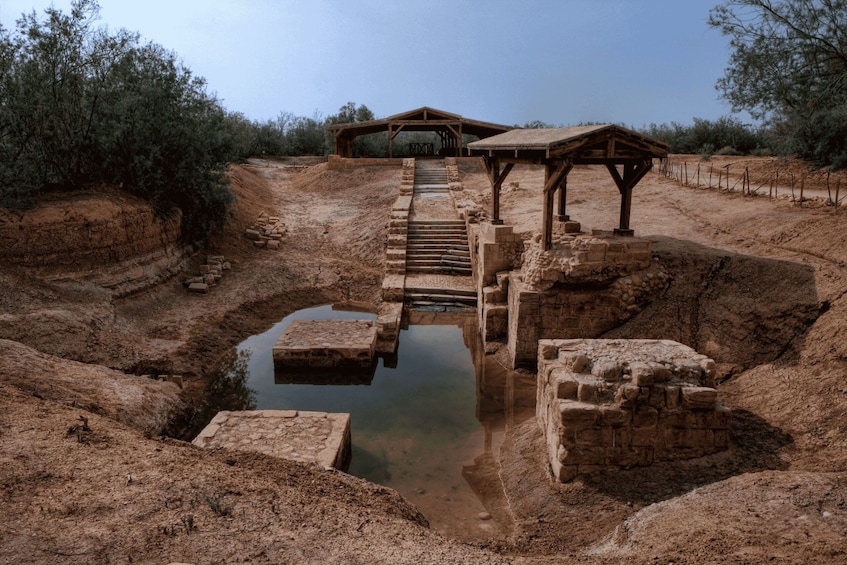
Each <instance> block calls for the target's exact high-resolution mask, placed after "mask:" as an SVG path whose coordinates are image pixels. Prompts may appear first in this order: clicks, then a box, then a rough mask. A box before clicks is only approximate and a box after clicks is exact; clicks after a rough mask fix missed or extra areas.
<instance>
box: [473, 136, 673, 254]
mask: <svg viewBox="0 0 847 565" xmlns="http://www.w3.org/2000/svg"><path fill="white" fill-rule="evenodd" d="M469 148H470V150H471V154H474V155H480V156H482V158H483V163H484V164H485V171H486V173H487V174H488V179H489V181H490V182H491V191H492V194H491V196H492V198H491V202H492V209H491V217H492V222H493V223H502V220H501V219H500V189H501V187H502V186H503V181H504V180H506V177H507V176H508V174H509V172H511V170H512V168H513V167H514V166H515V165H516V164H540V165H544V167H545V175H544V206H543V218H542V230H541V231H542V235H543V243H544V249H550V246H551V245H552V241H553V215H554V214H553V212H554V202H555V195H556V193H558V194H559V201H558V204H559V205H558V207H557V210H556V216H557V218H556V219H557V220H558V221H567V220H569V219H570V218H569V217H568V214H567V190H568V189H567V186H568V173H570V171H571V169H573V167H574V165H605V166H606V168H607V169H608V170H609V173H610V174H611V175H612V179H613V180H614V182H615V185H616V186H617V187H618V191H619V192H620V195H621V211H620V223H619V225H618V227H617V228H616V229H615V233H617V234H620V235H632V234H633V231H632V230H631V229H630V227H629V221H630V212H631V209H632V190H633V188H635V185H637V184H638V182H639V181H640V180H641V179H642V178H644V175H646V174H647V172H648V171H649V170H650V169H651V168H652V166H653V159H654V158H664V157H665V156H667V153H668V146H667V145H666V144H664V143H662V142H660V141H656V140H653V139H650V138H648V137H645V136H642V135H641V134H638V133H636V132H633V131H630V130H627V129H624V128H621V127H619V126H614V125H605V126H603V125H601V126H580V127H573V128H546V129H524V130H512V131H510V132H506V133H503V134H500V135H496V136H493V137H490V138H487V139H484V140H480V141H475V142H473V143H471V144H470V145H469Z"/></svg>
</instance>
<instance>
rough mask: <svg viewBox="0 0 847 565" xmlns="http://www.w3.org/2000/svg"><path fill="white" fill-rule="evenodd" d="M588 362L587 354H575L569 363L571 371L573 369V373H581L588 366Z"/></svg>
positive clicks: (589, 361)
mask: <svg viewBox="0 0 847 565" xmlns="http://www.w3.org/2000/svg"><path fill="white" fill-rule="evenodd" d="M590 364H591V360H590V359H589V358H588V356H587V355H583V354H579V355H575V356H574V357H573V361H572V363H571V371H573V372H574V373H582V372H583V371H585V370H586V369H587V368H588V367H589V365H590Z"/></svg>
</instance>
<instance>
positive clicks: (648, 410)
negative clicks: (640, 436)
mask: <svg viewBox="0 0 847 565" xmlns="http://www.w3.org/2000/svg"><path fill="white" fill-rule="evenodd" d="M658 423H659V411H658V410H656V409H655V408H653V407H652V406H648V405H646V404H641V405H639V406H638V407H636V408H635V410H634V411H633V413H632V425H633V426H635V427H636V428H651V427H654V426H655V425H656V424H658Z"/></svg>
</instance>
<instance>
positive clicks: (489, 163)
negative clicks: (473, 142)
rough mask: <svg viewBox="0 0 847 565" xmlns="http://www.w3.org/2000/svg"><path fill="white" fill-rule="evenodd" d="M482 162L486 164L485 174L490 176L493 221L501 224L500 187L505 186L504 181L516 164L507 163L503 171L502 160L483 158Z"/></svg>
mask: <svg viewBox="0 0 847 565" xmlns="http://www.w3.org/2000/svg"><path fill="white" fill-rule="evenodd" d="M482 162H483V163H484V164H485V173H486V174H487V175H488V180H489V182H491V221H492V223H495V224H499V223H502V222H501V221H500V187H502V186H503V181H504V180H506V177H507V176H508V175H509V173H510V172H511V171H512V167H514V166H515V165H514V163H506V166H505V167H504V168H503V170H502V171H501V170H500V160H499V159H497V157H483V158H482Z"/></svg>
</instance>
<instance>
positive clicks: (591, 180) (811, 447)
mask: <svg viewBox="0 0 847 565" xmlns="http://www.w3.org/2000/svg"><path fill="white" fill-rule="evenodd" d="M692 159H693V158H692ZM305 164H308V163H302V162H292V161H285V162H273V161H269V162H266V161H256V162H254V163H250V164H247V165H245V166H241V167H235V168H234V169H233V171H232V178H233V186H234V189H235V190H236V193H237V195H238V197H239V203H238V206H237V208H236V210H235V211H234V214H233V218H232V222H231V224H230V226H229V227H228V228H227V230H226V232H225V233H224V234H222V235H221V236H220V237H218V238H216V239H214V240H213V241H211V242H210V249H211V252H212V253H213V254H218V253H219V254H223V255H225V256H226V257H227V258H228V259H230V260H231V261H232V263H233V269H232V271H231V272H230V273H228V274H227V276H226V277H225V278H224V279H223V281H222V282H221V284H220V285H218V286H217V287H215V288H213V289H212V292H211V293H210V294H209V295H206V296H202V297H201V296H189V295H187V294H186V292H185V290H184V288H183V287H182V285H181V284H180V281H179V280H178V279H177V278H174V279H172V280H171V281H169V282H167V283H165V284H162V285H159V286H156V287H153V288H150V289H148V290H146V291H143V292H140V293H137V294H134V295H131V296H128V297H124V298H120V299H116V298H114V297H112V296H110V295H109V293H107V292H104V291H103V290H102V289H99V288H97V287H96V285H91V284H90V283H85V284H83V283H82V282H78V281H74V280H72V279H58V280H55V281H54V282H45V281H44V280H42V279H36V278H34V277H33V276H32V274H31V273H30V272H28V271H25V270H22V269H20V268H17V267H15V266H13V265H4V266H3V269H2V270H0V308H2V310H0V340H5V341H0V352H2V356H0V388H2V390H1V391H0V398H2V400H0V402H2V407H0V497H2V503H0V561H2V562H9V563H12V562H15V563H107V562H137V563H167V562H171V561H180V562H191V563H233V562H268V563H460V562H461V563H506V562H515V563H563V562H574V563H671V562H673V563H677V564H679V563H750V564H758V563H773V562H778V563H843V562H844V561H845V559H847V555H845V552H847V543H845V539H847V507H846V506H845V504H847V501H845V496H847V495H845V493H847V491H845V482H847V474H845V462H847V445H845V438H847V419H845V418H844V413H845V408H847V299H845V297H844V293H845V291H847V245H845V243H847V242H845V240H846V239H847V211H844V210H840V211H839V213H838V214H835V213H834V212H835V210H834V209H833V207H831V206H826V205H825V203H824V201H823V200H810V201H807V202H803V203H796V202H791V201H790V200H789V199H787V198H785V197H782V198H778V199H769V198H767V197H763V196H761V195H759V196H755V197H750V196H743V195H741V194H740V193H738V192H737V191H736V192H732V193H727V192H725V191H716V190H708V189H703V188H691V187H681V186H680V185H679V184H677V183H675V182H673V181H670V180H667V179H665V178H663V177H662V176H660V175H659V174H657V173H650V174H649V175H648V176H647V177H646V178H645V179H644V180H643V181H642V182H641V184H640V185H639V186H638V187H636V190H635V194H634V204H633V209H632V221H631V226H632V227H633V228H634V229H635V231H636V235H638V236H642V237H648V238H650V239H652V240H653V241H654V253H655V256H656V259H657V260H658V261H660V262H662V263H663V265H664V266H665V267H666V268H667V269H668V270H669V272H671V274H672V276H673V281H672V283H671V285H670V287H669V288H668V290H667V291H666V292H665V294H664V295H663V296H659V297H656V300H655V301H654V303H653V304H652V305H650V306H649V307H648V308H646V309H645V310H644V311H643V312H641V313H640V314H639V315H637V316H636V317H635V318H633V319H632V320H631V321H630V322H628V323H627V324H626V325H624V326H622V327H621V328H618V329H616V330H613V331H612V332H610V335H612V336H617V337H662V338H669V339H676V340H679V341H682V342H683V343H686V344H687V345H690V346H692V347H694V348H695V349H698V350H699V351H702V352H704V353H706V354H708V355H710V356H712V357H714V358H715V359H716V360H717V361H718V362H719V363H720V367H721V378H722V381H723V382H722V383H721V385H720V391H721V395H722V397H723V399H724V401H725V402H726V403H727V404H728V405H729V406H731V407H732V408H733V410H734V413H735V427H734V431H733V436H732V448H731V449H730V450H729V451H728V452H726V453H722V454H718V455H715V456H710V457H707V458H703V459H702V460H697V461H690V462H684V463H674V464H660V465H654V466H653V467H651V468H649V469H635V470H630V471H625V472H620V473H602V474H599V475H594V476H591V477H589V478H583V479H578V480H576V481H574V482H573V483H570V484H568V485H554V484H552V483H550V482H549V480H548V478H547V475H546V472H545V467H544V463H543V461H541V459H540V455H539V454H540V453H541V451H542V450H541V449H540V448H539V447H538V442H539V441H540V437H539V434H538V432H537V429H536V428H535V427H534V425H533V421H532V419H530V420H528V421H526V422H524V423H523V424H520V425H515V426H512V427H510V426H509V425H508V423H507V424H506V435H505V439H504V440H503V443H502V447H501V449H500V451H499V453H496V454H495V456H496V458H497V462H496V463H497V464H498V465H499V466H500V478H501V481H502V485H503V494H502V495H501V498H503V500H504V502H503V503H502V505H504V506H505V507H506V508H507V511H508V513H509V514H510V515H511V517H512V519H513V522H514V528H513V531H512V533H511V535H509V536H508V537H507V538H504V539H494V540H491V541H490V542H487V543H485V544H481V545H480V544H476V545H468V544H462V543H459V542H456V541H453V540H450V539H448V538H445V537H443V536H440V535H437V534H435V533H433V532H432V531H430V530H429V529H428V528H427V527H426V519H425V517H423V516H421V515H420V514H419V512H417V510H415V509H414V508H413V507H412V506H410V505H409V504H408V503H407V502H405V501H403V500H402V499H401V498H400V497H399V496H398V495H397V494H396V493H393V492H392V491H389V490H387V489H384V488H381V487H378V486H375V485H371V484H368V483H365V482H364V481H361V480H358V479H355V478H352V477H349V476H347V475H344V474H342V473H337V472H326V471H323V470H320V469H314V468H311V467H306V466H302V465H298V464H295V463H290V462H284V461H278V460H273V459H272V458H267V457H262V456H258V455H251V454H247V453H239V452H227V451H226V450H222V451H219V452H215V453H208V452H205V451H202V450H199V449H196V448H193V447H191V446H190V445H188V444H185V443H183V442H180V441H177V440H173V439H164V438H162V437H161V436H160V434H161V433H162V432H163V431H164V432H167V433H168V434H171V435H177V436H179V435H180V434H188V433H189V431H190V430H191V429H192V427H193V426H196V425H197V424H198V420H201V419H202V414H204V403H203V401H202V399H203V396H202V390H203V385H204V383H206V382H208V380H209V378H210V376H211V375H212V374H213V372H214V369H215V366H216V365H217V364H218V363H219V362H220V361H221V360H224V359H226V357H227V356H228V355H230V354H231V351H232V348H233V346H234V345H235V344H236V343H238V342H239V341H241V340H243V339H244V338H246V337H247V336H249V335H251V334H254V333H258V332H261V331H264V330H265V329H267V328H268V327H270V325H271V324H272V323H274V322H276V321H278V320H279V319H281V318H282V317H283V316H285V315H286V314H288V313H290V312H291V311H293V310H296V309H298V308H302V307H305V306H312V305H316V304H322V303H326V302H336V301H341V300H351V301H360V302H369V303H376V302H377V301H378V300H379V290H380V285H381V279H382V272H383V260H384V259H383V250H384V242H385V236H386V234H387V227H386V226H387V218H388V211H389V209H390V205H391V203H392V202H393V201H394V199H395V198H396V196H397V191H398V188H399V182H400V170H399V167H398V168H396V169H395V168H382V167H365V168H361V169H349V170H337V171H336V170H328V169H327V168H326V166H325V165H323V164H317V165H312V166H308V167H305V166H292V165H305ZM789 165H790V164H785V166H789ZM747 166H751V165H749V164H748V165H747ZM762 166H763V167H764V166H765V165H762ZM794 166H796V167H799V169H798V171H801V170H803V167H804V166H803V165H802V164H797V165H794ZM735 168H736V167H735V166H733V169H735ZM460 169H461V172H462V179H463V182H464V186H465V191H464V193H463V194H462V196H461V198H466V199H472V200H474V201H477V202H478V203H480V205H482V206H486V205H488V203H489V202H490V196H489V195H488V192H487V189H488V181H487V179H486V177H485V174H484V173H483V171H482V169H481V167H480V166H479V165H477V164H470V163H463V164H462V165H461V167H460ZM511 182H517V183H518V186H517V187H515V188H507V190H505V191H504V194H503V197H502V201H501V209H502V216H503V218H504V219H505V220H506V222H507V223H511V224H513V225H515V226H516V231H518V232H521V233H527V234H531V233H532V232H538V230H539V227H540V226H539V216H540V210H541V195H540V191H541V186H542V184H543V171H542V170H541V169H538V168H533V167H516V168H515V170H514V171H513V172H512V173H511V175H510V176H509V178H508V179H507V181H506V186H507V187H508V186H509V184H510V183H511ZM807 182H808V184H807V186H808V187H809V189H810V190H814V189H815V187H814V186H812V185H813V181H811V180H810V181H807ZM817 188H818V189H820V186H819V187H817ZM780 196H783V193H782V191H780ZM618 203H619V197H618V195H617V191H616V189H615V188H614V184H613V183H612V182H611V178H610V177H609V174H608V172H607V171H605V169H600V168H580V167H578V168H576V169H575V170H574V171H573V172H572V173H571V175H570V177H569V184H568V212H569V214H570V215H571V216H572V218H573V219H575V220H577V221H580V222H582V224H583V226H584V227H585V228H586V229H588V228H598V229H611V228H613V227H615V226H616V225H617V214H618ZM263 211H264V212H266V213H269V214H272V215H273V214H277V215H279V216H280V217H281V218H282V221H283V222H285V224H286V225H287V226H288V229H289V231H288V235H287V236H286V238H285V239H284V245H283V248H282V249H281V250H279V251H270V250H258V249H255V248H253V247H252V246H251V245H252V244H251V243H250V242H249V241H247V240H246V239H245V238H243V237H242V233H243V230H244V228H245V227H246V226H247V225H249V224H250V223H252V222H253V221H254V220H255V218H256V217H257V216H258V214H259V213H260V212H263ZM200 260H201V256H200V255H198V256H196V257H194V258H193V259H191V262H193V266H195V267H196V264H197V263H199V262H200ZM191 266H192V264H189V265H187V267H191ZM151 372H153V373H156V372H168V373H178V374H181V375H184V376H185V378H186V380H187V384H186V389H185V390H184V391H183V393H182V395H181V396H179V397H177V396H176V392H175V387H174V385H172V384H168V383H157V382H154V381H150V380H149V379H145V380H139V378H138V377H133V376H131V375H127V373H129V374H135V375H140V374H146V373H151ZM52 375H57V376H60V378H51V376H52ZM93 383H94V384H93ZM205 408H206V409H208V408H209V407H208V406H205ZM207 411H208V410H207ZM162 414H167V415H168V416H169V418H165V419H163V418H162V417H161V415H162ZM177 415H181V416H182V417H177ZM164 420H168V422H167V423H166V422H165V421H164ZM507 422H508V419H507Z"/></svg>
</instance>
